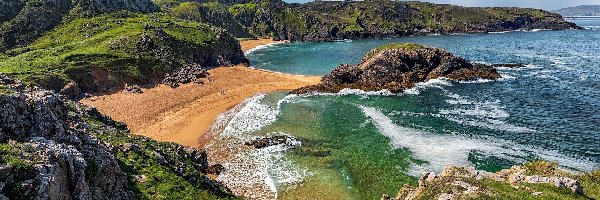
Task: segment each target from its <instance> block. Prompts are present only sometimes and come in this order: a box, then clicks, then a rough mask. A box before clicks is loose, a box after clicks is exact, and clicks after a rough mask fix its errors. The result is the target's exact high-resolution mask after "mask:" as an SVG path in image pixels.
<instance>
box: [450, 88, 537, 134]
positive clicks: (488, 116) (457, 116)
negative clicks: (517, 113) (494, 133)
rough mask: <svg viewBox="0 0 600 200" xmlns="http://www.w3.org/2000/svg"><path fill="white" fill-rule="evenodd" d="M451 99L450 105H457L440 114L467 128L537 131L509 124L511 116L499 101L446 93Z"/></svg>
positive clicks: (523, 131) (518, 131)
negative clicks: (480, 99)
mask: <svg viewBox="0 0 600 200" xmlns="http://www.w3.org/2000/svg"><path fill="white" fill-rule="evenodd" d="M445 93H446V96H448V97H450V99H448V100H446V102H447V103H448V104H451V105H456V107H455V108H451V109H440V111H439V113H440V114H441V115H442V116H443V117H444V118H446V119H448V120H450V121H453V122H456V123H460V124H463V125H467V126H475V127H481V128H487V129H491V130H498V131H509V132H517V133H533V132H536V130H533V129H530V128H527V127H522V126H517V125H513V124H510V123H507V122H506V121H504V120H506V119H507V118H508V117H510V114H509V113H508V112H506V111H504V110H503V109H504V106H502V105H501V102H500V101H499V100H495V101H483V102H478V101H472V100H470V99H468V98H467V97H463V96H460V95H458V94H454V93H451V92H447V91H446V92H445Z"/></svg>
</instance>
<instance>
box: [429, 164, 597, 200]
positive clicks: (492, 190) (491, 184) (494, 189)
mask: <svg viewBox="0 0 600 200" xmlns="http://www.w3.org/2000/svg"><path fill="white" fill-rule="evenodd" d="M524 167H525V169H526V170H527V171H526V173H527V174H528V175H539V176H545V177H556V176H560V177H569V178H573V179H576V180H579V182H580V183H581V186H582V187H583V188H584V194H583V195H578V194H576V193H574V192H572V191H571V190H570V189H568V188H559V187H556V186H554V184H553V183H523V182H519V183H516V184H510V183H507V182H501V181H495V180H492V179H488V178H483V179H481V180H477V179H475V178H472V177H461V176H451V177H441V178H440V179H437V180H436V181H434V182H433V183H431V184H427V185H426V188H425V190H424V192H423V193H422V194H421V195H420V196H419V199H435V198H436V197H438V196H439V195H440V194H444V193H455V192H456V191H464V190H466V189H465V188H461V187H457V186H456V185H455V184H452V183H456V182H457V181H462V182H464V183H467V184H469V185H471V186H474V187H477V188H478V191H479V192H474V193H468V192H467V193H462V194H463V195H462V196H458V198H461V199H532V200H533V199H598V198H600V196H599V193H598V191H600V184H599V181H600V173H599V172H592V173H582V174H573V173H569V172H566V171H563V170H560V169H557V168H556V163H551V162H546V161H534V162H530V163H527V164H525V165H524ZM533 193H537V194H538V195H534V194H533Z"/></svg>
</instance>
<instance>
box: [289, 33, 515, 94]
mask: <svg viewBox="0 0 600 200" xmlns="http://www.w3.org/2000/svg"><path fill="white" fill-rule="evenodd" d="M500 66H506V67H518V66H521V65H519V64H495V65H487V64H481V63H471V62H469V61H468V60H465V59H464V58H460V57H456V56H454V55H453V54H451V53H449V52H447V51H445V50H442V49H437V48H433V47H429V46H424V45H419V44H412V43H405V44H389V45H385V46H382V47H378V48H375V49H373V50H371V51H370V52H369V53H367V54H366V55H365V57H364V58H363V59H362V61H361V62H360V64H357V65H354V64H342V65H340V66H339V67H337V68H336V69H334V70H333V71H332V72H331V73H330V74H328V75H325V76H324V77H323V78H322V79H321V82H320V83H319V84H317V85H313V86H307V87H304V88H300V89H298V90H294V91H293V92H292V93H297V94H302V93H309V92H327V93H336V92H339V91H340V90H342V89H345V88H349V89H360V90H364V91H379V90H388V91H390V92H393V93H401V92H402V91H403V90H406V89H409V88H412V87H414V86H415V84H416V83H419V82H427V81H429V80H432V79H437V78H447V79H450V80H454V81H471V80H475V79H490V80H496V79H499V78H501V76H500V74H499V73H498V72H497V71H496V70H495V69H494V67H500Z"/></svg>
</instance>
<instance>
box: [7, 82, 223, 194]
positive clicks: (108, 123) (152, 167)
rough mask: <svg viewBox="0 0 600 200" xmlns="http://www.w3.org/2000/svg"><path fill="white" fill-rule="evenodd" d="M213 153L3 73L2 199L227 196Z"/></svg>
mask: <svg viewBox="0 0 600 200" xmlns="http://www.w3.org/2000/svg"><path fill="white" fill-rule="evenodd" d="M208 168H209V166H208V163H207V157H206V153H204V151H202V150H197V149H192V148H185V147H182V146H179V145H176V144H173V143H160V142H156V141H153V140H150V139H148V138H144V137H140V136H133V135H130V134H129V132H128V130H127V129H126V127H125V126H124V125H123V124H121V123H118V122H114V121H112V120H111V119H110V118H108V117H106V116H103V115H101V114H100V113H98V111H96V110H95V109H93V108H88V107H85V106H83V105H81V104H79V103H76V102H73V101H69V100H66V99H65V98H64V97H63V96H61V95H58V94H56V93H54V92H51V91H48V90H43V89H39V88H35V87H26V86H24V85H23V84H22V83H20V82H19V81H15V80H13V79H10V78H8V77H6V76H4V75H1V74H0V199H6V198H10V199H134V198H135V199H149V198H156V197H161V198H167V199H169V198H186V197H187V198H228V197H230V196H229V195H228V193H227V192H226V191H227V190H226V189H224V188H222V187H221V186H220V185H219V184H217V183H215V182H213V181H211V180H210V179H209V178H207V177H206V175H205V174H206V173H207V171H208Z"/></svg>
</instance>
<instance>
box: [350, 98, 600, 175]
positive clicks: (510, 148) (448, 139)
mask: <svg viewBox="0 0 600 200" xmlns="http://www.w3.org/2000/svg"><path fill="white" fill-rule="evenodd" d="M360 108H361V109H362V111H363V113H364V115H365V116H367V117H369V118H371V119H372V120H371V122H372V123H373V124H374V125H375V126H376V128H377V129H378V130H379V132H380V133H381V134H382V135H384V136H386V137H388V138H390V140H391V145H392V146H394V147H395V148H407V149H408V150H410V151H411V152H412V154H413V156H414V158H415V159H418V160H423V161H426V162H427V163H426V164H414V163H413V164H412V165H411V168H410V169H409V174H411V175H413V176H421V175H422V174H423V173H425V172H431V171H433V172H438V173H439V172H441V171H442V170H443V168H444V167H445V166H447V165H467V166H472V165H473V164H472V163H471V162H470V161H469V155H470V154H471V153H473V152H481V153H483V154H484V155H486V156H494V157H497V158H501V159H506V160H510V161H512V162H515V163H523V162H526V160H525V159H524V158H530V157H532V158H536V157H539V158H542V159H545V160H549V161H559V162H560V163H561V164H567V165H568V167H575V168H577V169H580V170H587V171H589V170H592V169H593V168H594V167H595V166H594V164H593V163H591V162H589V161H585V160H578V159H575V158H570V157H567V156H564V155H561V154H558V153H555V152H552V151H545V150H539V149H536V148H533V147H529V146H522V145H517V144H512V143H510V142H507V141H503V140H495V141H491V140H486V139H478V138H468V137H465V136H460V135H450V134H437V133H429V132H426V131H422V130H418V129H414V128H408V127H403V126H399V125H397V124H395V123H394V122H393V120H392V119H390V118H389V117H387V116H386V115H385V114H384V113H383V112H381V111H380V110H378V109H376V108H372V107H367V106H360Z"/></svg>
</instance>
